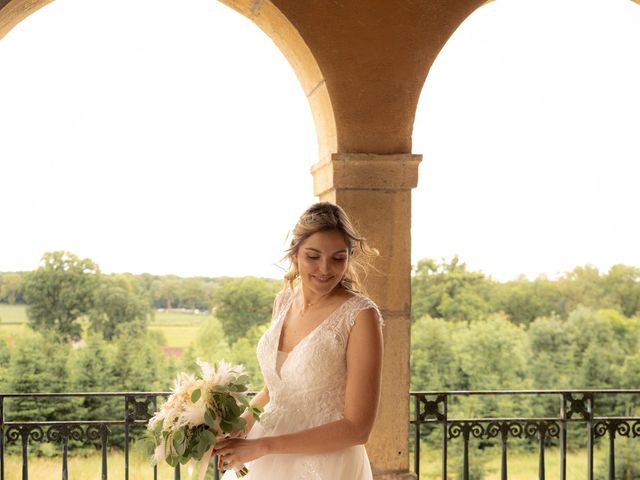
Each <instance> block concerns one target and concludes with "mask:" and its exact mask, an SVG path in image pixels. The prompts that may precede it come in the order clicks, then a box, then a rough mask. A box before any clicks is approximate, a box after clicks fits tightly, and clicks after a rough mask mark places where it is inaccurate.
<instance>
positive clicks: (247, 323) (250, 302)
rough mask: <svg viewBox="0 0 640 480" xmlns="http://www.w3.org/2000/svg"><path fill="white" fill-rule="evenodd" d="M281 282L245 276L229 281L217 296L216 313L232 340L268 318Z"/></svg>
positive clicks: (233, 341)
mask: <svg viewBox="0 0 640 480" xmlns="http://www.w3.org/2000/svg"><path fill="white" fill-rule="evenodd" d="M280 285H281V284H280V282H276V281H273V280H265V279H261V278H255V277H243V278H237V279H233V280H229V281H228V282H226V283H225V284H224V285H223V286H222V287H221V288H220V289H219V290H218V291H217V292H216V295H215V299H214V305H215V315H216V317H218V318H219V319H220V321H221V322H222V327H223V328H224V332H225V334H226V336H227V338H228V339H229V343H235V342H236V341H237V340H238V339H239V338H240V337H242V336H244V335H245V334H246V332H248V331H249V329H250V328H251V327H252V326H253V325H259V324H262V323H266V322H267V321H269V318H270V317H271V310H272V305H273V299H274V297H275V294H276V292H277V290H278V289H279V288H280Z"/></svg>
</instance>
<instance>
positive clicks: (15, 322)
mask: <svg viewBox="0 0 640 480" xmlns="http://www.w3.org/2000/svg"><path fill="white" fill-rule="evenodd" d="M210 316H211V314H206V315H205V314H198V313H193V312H190V311H181V310H171V311H157V312H155V315H154V320H153V322H152V323H151V324H150V325H149V330H151V331H159V332H161V333H162V334H163V335H164V337H165V338H166V339H167V346H168V347H179V348H186V347H188V346H189V345H190V344H191V343H192V342H193V341H194V340H195V338H196V335H197V334H198V329H199V327H200V324H201V323H202V322H203V321H205V320H206V319H207V318H209V317H210ZM27 321H28V318H27V307H26V306H25V305H7V304H3V303H0V340H5V339H8V338H15V337H16V336H17V335H20V334H21V333H24V332H26V331H27V330H28V328H29V327H28V325H27Z"/></svg>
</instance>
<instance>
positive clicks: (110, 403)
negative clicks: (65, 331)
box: [70, 335, 122, 420]
mask: <svg viewBox="0 0 640 480" xmlns="http://www.w3.org/2000/svg"><path fill="white" fill-rule="evenodd" d="M112 350H113V348H112V347H111V346H110V345H108V344H107V343H106V342H105V341H104V339H103V338H102V336H100V335H90V336H89V338H88V339H87V344H86V346H85V347H84V348H79V349H77V350H74V351H73V352H72V356H71V359H70V360H71V361H70V364H71V365H70V374H71V375H70V376H71V383H72V385H73V388H74V389H75V390H76V391H78V392H105V391H110V390H111V389H112V384H113V379H112V378H111V370H112V363H113V352H112ZM118 409H120V410H121V409H122V404H121V400H120V399H111V398H102V397H85V398H83V399H81V405H80V410H81V415H82V416H81V418H84V419H86V420H101V419H105V418H116V416H117V413H118Z"/></svg>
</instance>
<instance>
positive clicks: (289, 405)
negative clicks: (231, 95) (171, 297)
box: [214, 202, 382, 480]
mask: <svg viewBox="0 0 640 480" xmlns="http://www.w3.org/2000/svg"><path fill="white" fill-rule="evenodd" d="M373 255H377V251H376V250H374V249H372V248H370V247H369V246H368V245H367V243H366V241H365V239H364V238H363V237H362V236H361V235H360V234H359V233H358V232H357V231H356V229H355V228H354V227H353V225H352V224H351V222H350V220H349V218H348V217H347V215H346V213H345V212H344V210H343V209H342V208H340V207H339V206H336V205H333V204H330V203H326V202H323V203H317V204H314V205H312V206H311V207H310V208H309V209H307V211H305V212H304V213H303V214H302V216H301V217H300V219H299V220H298V223H297V224H296V226H295V228H294V230H293V233H292V241H291V247H290V248H289V250H288V251H287V258H288V260H289V261H290V265H291V266H290V270H289V271H288V272H287V274H286V275H285V283H286V284H287V286H286V287H285V289H284V290H282V291H281V292H280V293H279V294H278V295H277V296H276V299H275V301H274V305H273V317H272V320H271V325H270V327H269V328H268V330H267V331H266V332H265V334H264V336H263V337H262V338H261V339H260V341H259V343H258V347H257V356H258V361H259V363H260V369H261V371H262V375H263V377H264V382H265V385H264V387H263V388H262V390H261V391H260V392H259V393H258V394H257V395H256V396H255V397H254V398H253V400H252V404H257V405H261V406H263V407H264V413H263V414H262V416H261V418H260V421H259V422H254V420H253V418H252V417H251V415H249V414H248V412H245V414H243V418H245V420H246V421H247V426H246V428H245V431H244V432H242V433H241V434H240V435H238V436H236V437H235V438H227V439H223V440H220V441H219V442H218V443H217V444H216V447H215V450H214V451H215V453H217V454H218V459H219V467H220V468H223V469H225V470H227V473H226V474H225V475H224V476H223V479H224V480H230V479H234V478H235V477H236V475H235V473H234V472H233V470H234V468H235V469H238V468H240V467H241V466H242V465H243V464H246V466H247V468H248V469H249V474H248V475H247V476H246V477H245V479H246V480H272V479H287V480H368V479H371V478H372V473H371V467H370V465H369V459H368V457H367V452H366V450H365V447H364V444H365V443H366V442H367V439H368V438H369V434H370V432H371V429H372V427H373V423H374V420H375V417H376V411H377V408H378V400H379V395H380V374H381V367H382V328H381V327H382V317H381V315H380V312H379V310H378V308H377V306H376V305H375V304H374V303H373V302H372V301H371V300H370V299H369V298H367V297H366V296H365V295H363V294H362V293H361V285H360V281H359V279H360V274H362V273H366V268H365V267H366V265H367V260H368V259H370V258H371V257H372V256H373Z"/></svg>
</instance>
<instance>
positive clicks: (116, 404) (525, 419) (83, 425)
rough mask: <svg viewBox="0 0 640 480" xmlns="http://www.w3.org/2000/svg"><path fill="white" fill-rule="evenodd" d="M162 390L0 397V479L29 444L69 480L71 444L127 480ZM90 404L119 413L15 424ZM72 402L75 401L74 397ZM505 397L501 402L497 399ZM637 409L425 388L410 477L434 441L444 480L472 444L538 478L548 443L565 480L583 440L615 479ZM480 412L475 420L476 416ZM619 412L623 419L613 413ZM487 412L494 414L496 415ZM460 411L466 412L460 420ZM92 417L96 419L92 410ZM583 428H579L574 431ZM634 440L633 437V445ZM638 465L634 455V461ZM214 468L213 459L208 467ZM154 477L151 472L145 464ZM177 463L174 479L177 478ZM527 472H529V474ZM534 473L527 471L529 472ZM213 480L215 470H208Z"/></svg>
mask: <svg viewBox="0 0 640 480" xmlns="http://www.w3.org/2000/svg"><path fill="white" fill-rule="evenodd" d="M167 396H168V393H167V392H117V393H34V394H24V393H20V394H19V393H15V394H0V480H4V479H5V454H6V450H7V448H15V447H10V446H11V445H17V446H18V448H19V449H20V451H21V457H22V479H23V480H28V478H29V454H28V448H29V445H32V444H36V443H45V442H47V443H57V444H59V446H60V451H61V457H62V458H61V477H62V479H63V480H67V479H68V477H69V469H68V462H69V460H68V457H69V447H70V442H71V443H72V444H82V445H86V444H93V445H95V446H96V447H98V448H100V451H101V479H102V480H107V478H108V465H109V462H108V448H109V447H110V446H113V445H115V444H121V447H122V449H123V453H124V478H125V480H128V479H129V468H130V461H129V456H130V446H131V440H132V438H134V437H136V436H139V434H140V433H141V432H142V431H143V430H144V427H145V426H146V424H147V421H148V419H149V418H150V417H151V416H152V415H153V413H154V412H155V411H156V410H157V407H158V405H159V404H160V403H161V402H162V401H164V399H165V398H166V397H167ZM64 399H66V401H75V402H89V403H90V405H89V406H91V405H93V406H95V407H96V410H99V404H100V403H108V402H109V403H110V405H111V406H110V410H109V411H110V412H113V411H118V412H119V413H118V414H117V415H118V416H119V418H110V419H101V418H100V419H95V420H87V419H56V420H42V421H38V420H37V419H32V418H29V419H24V418H22V419H21V416H22V417H24V412H21V411H20V410H19V407H18V405H19V402H21V401H22V402H24V401H25V400H26V401H31V402H33V403H34V405H32V407H34V408H35V407H37V406H38V405H37V404H38V403H40V406H43V405H46V406H49V407H51V405H52V403H55V402H56V401H58V402H59V401H64ZM74 399H75V400H74ZM503 400H508V401H503ZM638 405H640V389H637V390H526V391H522V390H520V391H430V392H412V393H411V419H410V420H409V422H410V424H411V425H412V426H413V432H412V434H411V435H412V438H411V443H412V448H413V455H414V467H413V468H414V472H415V473H416V474H417V476H418V478H420V471H421V462H420V458H421V453H422V451H421V444H423V442H425V441H426V442H431V443H433V442H434V437H435V436H437V437H438V440H437V443H438V444H439V447H438V448H437V450H439V452H440V456H441V462H442V467H441V478H442V479H446V478H448V477H447V475H448V473H451V472H448V471H447V469H448V460H449V453H450V451H452V449H454V450H461V451H460V456H461V472H460V473H461V475H460V476H461V478H462V479H463V480H469V478H470V472H471V466H472V463H471V462H472V459H471V458H472V456H471V455H470V449H471V448H472V442H473V441H483V442H485V443H496V444H497V445H499V448H500V459H501V471H500V476H501V478H502V479H506V478H508V477H507V473H508V472H507V466H508V462H507V457H508V452H509V449H508V447H509V442H510V440H511V441H513V440H515V439H520V440H523V441H529V442H530V443H532V444H535V445H536V449H537V451H538V457H539V462H538V472H537V473H538V479H545V478H546V474H547V472H546V471H545V454H546V452H547V450H548V446H549V445H550V444H557V445H558V447H559V455H560V458H559V463H560V472H559V475H558V474H556V473H555V472H554V473H553V474H552V475H551V478H560V479H561V480H565V479H566V472H567V452H568V450H569V448H570V447H572V446H573V445H570V443H571V441H574V442H578V443H579V442H580V440H581V439H583V440H584V443H585V445H586V454H585V455H586V469H587V471H586V474H587V478H588V479H589V480H593V478H594V445H595V443H596V442H597V441H598V440H599V439H601V438H606V440H608V447H607V449H608V455H607V456H608V459H607V462H608V478H609V480H614V479H615V461H616V454H615V452H616V438H617V437H618V436H622V437H628V438H632V439H636V438H637V437H640V417H637V416H633V415H632V413H633V410H634V408H635V407H637V406H638ZM478 408H480V409H482V411H481V415H476V414H475V411H476V410H478ZM621 411H623V412H624V413H623V414H620V412H621ZM494 413H497V415H495V414H494ZM465 414H466V415H465ZM91 416H92V417H95V416H96V412H95V411H94V413H93V415H91ZM579 426H582V429H580V428H578V427H579ZM638 441H639V442H640V440H638ZM637 462H638V464H640V458H638V459H637ZM213 464H214V465H215V461H214V463H213ZM149 470H150V474H151V472H153V473H152V474H153V478H154V480H155V479H157V476H158V471H157V467H152V466H149ZM181 473H184V472H181V467H180V465H178V466H176V467H175V470H174V473H173V476H174V478H175V479H180V477H181ZM528 473H529V472H528ZM531 473H533V472H531ZM214 478H215V479H217V478H219V472H217V471H215V472H214Z"/></svg>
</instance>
